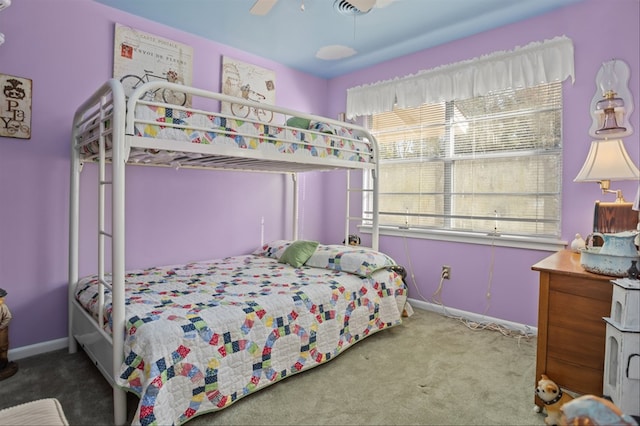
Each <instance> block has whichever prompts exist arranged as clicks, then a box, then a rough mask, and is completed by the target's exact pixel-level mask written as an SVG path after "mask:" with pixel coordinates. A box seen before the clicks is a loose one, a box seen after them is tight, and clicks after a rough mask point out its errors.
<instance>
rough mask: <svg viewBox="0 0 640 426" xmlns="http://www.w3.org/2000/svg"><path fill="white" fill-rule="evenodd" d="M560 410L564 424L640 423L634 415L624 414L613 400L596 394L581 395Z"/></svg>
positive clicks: (628, 425)
mask: <svg viewBox="0 0 640 426" xmlns="http://www.w3.org/2000/svg"><path fill="white" fill-rule="evenodd" d="M560 410H561V411H562V419H561V423H560V424H562V425H563V426H564V425H571V426H597V425H602V426H604V425H619V426H637V425H638V422H636V421H635V419H634V418H633V417H631V416H628V415H626V414H623V413H622V411H620V409H619V408H618V407H616V406H615V405H614V404H613V403H612V402H611V401H608V400H606V399H604V398H600V397H597V396H594V395H583V396H580V397H578V398H576V399H574V400H573V401H569V402H567V403H566V404H564V405H563V406H562V408H561V409H560Z"/></svg>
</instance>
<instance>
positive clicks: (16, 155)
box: [0, 0, 640, 348]
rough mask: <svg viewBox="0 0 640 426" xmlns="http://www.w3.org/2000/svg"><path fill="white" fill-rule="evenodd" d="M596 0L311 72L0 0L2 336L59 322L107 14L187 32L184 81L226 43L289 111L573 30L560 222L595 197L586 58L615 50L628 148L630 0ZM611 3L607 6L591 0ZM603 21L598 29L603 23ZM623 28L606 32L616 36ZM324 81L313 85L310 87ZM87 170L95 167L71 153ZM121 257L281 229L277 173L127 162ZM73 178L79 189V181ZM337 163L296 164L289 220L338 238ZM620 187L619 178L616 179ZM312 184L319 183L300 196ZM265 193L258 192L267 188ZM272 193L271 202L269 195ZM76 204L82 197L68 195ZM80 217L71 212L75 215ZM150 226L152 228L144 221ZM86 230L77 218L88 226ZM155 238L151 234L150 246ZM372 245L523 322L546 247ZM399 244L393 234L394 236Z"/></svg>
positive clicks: (186, 256) (237, 240)
mask: <svg viewBox="0 0 640 426" xmlns="http://www.w3.org/2000/svg"><path fill="white" fill-rule="evenodd" d="M604 1H606V0H586V2H585V3H583V4H578V5H575V6H571V7H569V8H567V9H565V10H563V11H559V12H554V13H551V14H549V15H545V16H543V17H540V18H536V19H532V20H529V21H525V22H523V23H520V24H517V25H512V26H509V27H504V28H502V29H499V30H495V31H491V32H487V33H484V34H480V35H478V36H474V37H472V38H469V39H464V40H460V41H457V42H454V43H450V44H447V45H445V46H441V47H438V48H434V49H429V50H426V51H424V52H420V53H418V54H414V55H410V56H406V57H403V58H400V59H398V60H394V61H389V62H387V63H384V64H380V65H378V66H376V67H372V68H371V69H368V70H363V71H360V72H356V73H353V74H350V75H347V76H344V77H340V78H336V79H333V80H330V81H325V80H322V79H318V78H315V77H311V76H308V75H306V74H303V73H299V72H296V71H294V70H291V69H288V68H286V67H283V66H281V65H279V64H276V63H273V62H270V61H267V60H264V59H262V58H259V57H255V56H252V55H249V54H246V53H244V52H240V51H237V50H234V49H231V48H229V47H227V46H224V45H220V44H217V43H213V42H209V41H206V40H204V39H201V38H199V37H196V36H192V35H190V34H187V33H184V32H180V31H176V30H173V29H171V28H168V27H165V26H162V25H158V24H155V23H152V22H149V21H146V20H142V19H139V18H136V17H133V16H130V15H127V14H124V13H121V12H119V11H117V10H114V9H111V8H108V7H105V6H103V5H100V4H96V3H94V2H92V1H90V0H56V1H48V0H29V1H15V2H13V4H12V6H11V7H9V8H8V9H6V10H4V11H3V12H2V13H0V30H1V31H2V32H3V33H4V34H5V36H6V42H5V44H4V45H2V46H0V72H2V73H5V74H11V75H16V76H20V77H24V78H30V79H32V80H33V93H34V97H33V111H32V113H33V122H32V125H33V128H32V138H31V140H29V141H24V140H18V139H11V138H0V199H1V200H2V202H1V203H0V287H2V288H5V289H6V290H7V291H8V292H9V296H8V298H7V304H8V305H9V306H10V308H11V310H12V312H13V315H14V320H13V321H12V323H11V329H10V337H11V340H12V348H20V347H23V346H27V345H31V344H35V343H40V342H46V341H50V340H53V339H57V338H62V337H65V336H66V334H67V332H66V319H67V316H66V307H67V302H66V280H67V242H68V238H67V229H68V224H67V222H68V219H67V213H68V206H67V203H68V201H67V200H68V180H69V178H68V174H69V172H68V168H69V161H68V158H69V154H68V153H69V136H70V124H71V117H72V115H73V112H74V110H75V108H76V106H77V105H79V104H80V103H81V102H82V101H83V100H84V98H85V97H87V96H88V95H89V94H90V93H91V92H92V91H93V90H95V89H96V88H97V87H98V86H99V85H100V84H101V83H102V82H103V81H104V80H106V79H108V78H109V77H110V76H111V72H112V56H113V53H112V51H113V27H114V22H119V23H122V24H125V25H129V26H132V27H134V28H137V29H139V30H141V31H146V32H149V33H153V34H157V35H160V36H163V37H166V38H170V39H174V40H176V41H179V42H182V43H186V44H189V45H191V46H193V48H194V74H193V81H194V85H195V86H198V87H201V88H204V89H212V90H217V89H218V87H219V81H220V59H221V56H222V55H229V56H232V57H234V58H236V59H240V60H245V61H247V62H251V63H254V64H257V65H261V66H264V67H267V68H270V69H273V70H274V71H275V72H276V79H277V103H278V104H279V105H282V106H287V107H290V108H294V109H299V110H302V111H308V112H313V113H318V114H325V115H328V116H330V117H335V116H336V115H337V113H338V112H341V111H343V110H344V105H345V89H346V88H348V87H352V86H355V85H359V84H364V83H370V82H374V81H377V80H381V79H388V78H392V77H394V76H401V75H405V74H409V73H413V72H416V71H418V70H420V69H427V68H432V67H435V66H438V65H442V64H446V63H451V62H457V61H460V60H465V59H469V58H472V57H476V56H480V55H483V54H486V53H490V52H493V51H496V50H510V49H513V48H514V47H515V46H517V45H525V44H527V43H529V42H531V41H538V40H544V39H548V38H552V37H554V36H557V35H562V34H565V35H567V36H569V37H571V38H572V39H573V40H574V44H575V46H576V83H575V84H574V85H571V84H570V83H565V116H564V119H565V126H564V128H565V134H564V136H565V163H564V181H565V183H564V186H563V206H564V211H563V218H562V219H563V237H564V238H565V239H568V240H570V239H571V238H572V235H573V234H574V233H575V232H578V231H579V232H585V233H586V232H587V231H588V229H589V224H590V220H591V209H592V205H593V201H594V200H595V199H598V198H600V193H599V190H598V188H597V185H595V184H575V183H572V180H573V177H574V176H575V175H576V174H577V172H578V170H579V168H580V166H581V165H582V162H583V160H584V158H585V156H586V153H587V150H588V144H589V136H588V134H587V132H588V129H589V127H590V123H591V121H590V118H589V114H588V106H589V103H590V100H591V97H592V96H593V94H594V92H595V85H594V83H593V81H594V78H595V75H596V72H597V70H598V68H599V66H600V64H601V62H603V61H606V60H608V59H610V58H620V59H624V60H625V61H627V63H629V65H630V66H631V69H632V83H631V90H632V92H633V93H634V96H635V101H636V111H635V112H634V116H633V117H632V118H631V123H632V125H633V126H634V128H635V129H636V133H635V134H634V135H633V136H632V137H630V138H628V139H627V141H626V143H627V149H628V150H629V152H630V154H631V155H632V156H633V157H634V158H635V159H637V158H638V157H639V147H638V134H640V133H639V132H640V126H639V123H638V104H639V103H640V96H639V94H640V90H639V88H638V71H639V70H640V65H639V64H638V60H639V59H638V40H639V38H640V37H639V33H638V31H639V30H638V25H637V20H638V16H639V11H638V7H639V6H638V5H639V3H638V1H637V0H619V1H617V2H616V4H617V8H615V9H610V10H609V8H603V7H601V6H602V3H603V2H604ZM609 13H610V14H611V15H607V14H609ZM603 22H616V28H617V29H618V30H619V32H617V33H615V34H614V35H613V36H614V38H615V39H606V38H605V39H601V38H599V37H598V35H597V34H599V33H602V32H599V31H595V30H594V29H595V28H600V26H601V25H602V23H603ZM604 34H611V32H609V31H607V32H604ZM623 39H624V40H626V41H625V42H621V41H620V40H623ZM327 92H328V94H329V95H328V96H327V95H326V94H327ZM83 173H86V174H88V175H91V174H95V168H92V167H87V168H86V169H85V172H83ZM128 177H129V180H128V182H127V190H128V193H127V211H128V213H129V216H128V222H127V223H128V229H127V231H128V236H127V244H128V246H127V247H128V264H127V267H140V266H145V265H150V264H154V263H160V264H162V263H172V262H179V261H188V260H193V259H202V258H207V257H218V256H225V255H230V254H238V253H244V252H248V251H250V250H251V249H252V248H254V247H255V246H256V244H257V243H258V242H259V238H260V220H261V218H262V217H264V218H265V224H266V230H265V238H266V239H271V238H278V237H280V236H282V234H283V233H285V232H286V230H285V227H286V223H285V221H286V216H287V210H286V209H283V207H282V206H281V204H280V201H285V204H288V203H290V200H289V198H288V194H287V192H286V189H287V188H288V187H289V186H290V183H289V182H288V180H287V179H285V178H283V177H280V176H275V175H264V174H236V173H234V174H233V175H229V174H226V173H222V172H220V173H216V172H205V171H195V170H180V171H175V170H170V169H153V168H131V169H129V171H128ZM89 180H90V179H86V181H85V182H84V183H83V186H82V191H84V192H86V193H88V194H89V195H91V196H92V195H93V192H94V189H93V187H91V186H89V185H88V184H87V183H88V182H89ZM343 180H344V174H343V173H333V174H327V173H311V174H308V175H306V176H304V177H303V178H302V180H301V191H302V194H301V200H303V201H304V203H303V205H302V206H301V213H302V214H303V218H302V223H301V232H302V236H303V237H305V238H315V239H319V240H321V241H324V242H333V241H337V240H342V236H341V234H340V232H341V231H340V227H336V226H334V225H333V224H335V223H342V217H340V216H339V214H340V211H341V210H340V209H338V208H333V207H330V206H337V207H340V206H339V205H340V203H342V202H343V200H342V197H340V198H339V199H336V198H335V197H334V196H333V195H332V188H334V187H335V186H336V185H343ZM620 187H622V188H623V189H624V191H625V194H627V197H628V198H630V197H631V196H632V195H631V194H632V193H634V192H635V187H634V186H633V185H632V184H626V185H623V184H620ZM315 193H320V194H321V197H320V199H319V200H318V199H317V198H314V197H311V194H315ZM266 194H269V198H267V196H266ZM273 198H275V200H276V201H277V202H274V201H272V200H273ZM83 207H84V208H85V210H91V208H92V207H91V206H90V205H89V204H83ZM93 220H94V219H93V218H92V217H91V216H89V217H85V219H84V220H83V221H82V223H81V226H82V227H83V228H86V229H93V228H91V226H92V224H93V222H92V221H93ZM158 231H160V232H158ZM91 232H93V231H91ZM166 242H169V246H168V248H167V249H163V250H159V249H158V247H160V246H162V245H163V244H164V243H166ZM381 247H382V249H383V250H385V251H388V252H389V253H390V254H392V255H393V256H394V257H396V258H397V260H398V262H399V263H402V264H405V265H412V266H413V272H414V273H415V276H416V282H417V284H418V286H419V292H418V291H417V290H416V289H412V290H411V292H410V294H411V296H412V297H415V298H419V297H420V293H421V294H423V295H425V296H427V297H430V296H431V294H432V293H433V291H434V290H435V288H436V286H437V283H438V277H439V271H440V265H442V264H449V265H452V266H453V279H452V280H451V282H450V283H448V284H449V285H448V286H447V287H446V288H445V289H444V293H443V300H444V302H445V304H447V305H448V306H452V307H456V308H458V309H463V310H467V311H472V312H478V313H482V312H485V310H486V313H487V315H491V316H495V317H499V318H503V319H506V320H510V321H515V322H520V323H525V324H532V325H535V324H536V322H537V275H536V274H535V273H533V272H531V270H530V267H531V265H532V264H533V263H535V262H536V261H538V260H539V259H541V258H543V257H545V256H547V255H548V253H545V252H540V251H532V250H519V249H506V248H496V249H495V252H494V253H492V251H491V248H490V247H488V246H479V245H463V244H456V243H445V242H433V241H426V240H415V239H407V240H403V239H400V238H395V237H383V238H382V240H381ZM405 247H406V250H405ZM81 250H82V253H83V256H82V259H81V261H82V267H81V272H82V273H88V272H93V268H94V265H95V260H94V259H95V248H94V246H93V245H92V244H91V240H90V239H83V241H82V243H81ZM493 256H495V265H494V270H493V282H492V290H491V293H492V298H491V300H490V303H489V302H488V301H487V300H486V298H485V294H486V292H487V288H488V278H489V275H490V272H491V271H490V268H489V265H490V262H491V259H492V257H493Z"/></svg>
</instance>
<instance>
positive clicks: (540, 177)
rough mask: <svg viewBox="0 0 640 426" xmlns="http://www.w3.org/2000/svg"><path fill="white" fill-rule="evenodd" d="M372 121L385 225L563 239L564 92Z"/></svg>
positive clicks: (438, 107) (434, 107)
mask: <svg viewBox="0 0 640 426" xmlns="http://www.w3.org/2000/svg"><path fill="white" fill-rule="evenodd" d="M367 122H368V126H369V128H370V130H371V132H372V133H373V135H374V136H375V137H376V138H377V140H378V144H379V147H380V157H381V164H380V199H379V203H380V225H381V226H383V227H393V228H403V229H407V228H408V229H416V230H417V229H425V230H430V229H431V230H433V229H438V230H447V231H456V232H465V233H480V234H483V235H486V234H494V233H497V234H500V235H513V236H517V237H536V238H545V239H546V238H548V239H559V238H560V199H561V197H560V195H561V183H562V182H561V181H562V173H561V169H562V137H561V136H562V135H561V129H562V84H561V83H559V82H558V83H550V84H542V85H538V86H534V87H530V88H526V89H517V90H513V89H510V90H504V91H499V92H492V93H490V94H488V95H485V96H479V97H475V98H471V99H467V100H458V101H448V102H441V103H436V104H424V105H421V106H419V107H415V108H407V109H395V108H394V110H392V111H389V112H382V113H376V114H373V115H371V116H369V117H368V120H367ZM367 201H368V197H365V204H364V205H365V210H367V204H366V203H367Z"/></svg>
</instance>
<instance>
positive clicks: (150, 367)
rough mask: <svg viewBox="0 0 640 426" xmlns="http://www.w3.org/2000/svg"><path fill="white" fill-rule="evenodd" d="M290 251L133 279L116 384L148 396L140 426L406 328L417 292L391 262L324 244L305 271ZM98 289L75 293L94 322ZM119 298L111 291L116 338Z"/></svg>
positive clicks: (91, 282) (173, 420)
mask: <svg viewBox="0 0 640 426" xmlns="http://www.w3.org/2000/svg"><path fill="white" fill-rule="evenodd" d="M290 245H291V242H290V241H276V242H274V243H270V244H266V245H265V246H263V247H261V248H259V249H258V250H256V251H255V252H254V253H253V254H250V255H244V256H235V257H228V258H225V259H218V260H211V261H201V262H194V263H189V264H186V265H171V266H166V267H156V268H149V269H145V270H137V271H131V272H128V273H127V274H126V279H125V281H126V284H125V304H126V314H125V322H126V330H125V332H126V335H125V347H124V352H125V353H124V361H123V364H122V366H121V369H120V372H119V374H118V377H116V381H117V384H118V385H119V386H121V387H123V388H125V389H126V390H128V391H131V392H133V393H135V394H137V395H138V396H139V397H140V402H139V406H138V409H137V411H136V415H135V418H134V421H133V423H134V424H137V423H139V424H143V425H151V424H182V423H184V422H186V421H187V420H189V419H191V418H192V417H194V416H196V415H199V414H203V413H206V412H210V411H215V410H218V409H222V408H224V407H226V406H228V405H230V404H232V403H233V402H235V401H237V400H238V399H239V398H241V397H243V396H245V395H248V394H250V393H252V392H254V391H256V390H259V389H261V388H263V387H265V386H268V385H270V384H272V383H275V382H277V381H279V380H281V379H283V378H285V377H287V376H289V375H291V374H294V373H297V372H300V371H303V370H307V369H309V368H312V367H315V366H317V365H320V364H322V363H324V362H326V361H329V360H331V359H332V358H334V357H335V356H337V355H338V354H340V353H341V352H342V351H343V350H345V349H346V348H348V347H350V346H351V345H353V344H354V343H356V342H358V341H359V340H361V339H363V338H364V337H366V336H368V335H370V334H372V333H374V332H377V331H379V330H382V329H385V328H388V327H392V326H395V325H398V324H400V323H401V316H402V312H403V308H404V304H405V301H406V288H405V284H404V282H403V280H402V277H401V276H400V275H399V274H398V273H397V272H396V270H395V269H394V268H393V265H395V262H394V261H393V260H392V259H391V258H389V257H388V256H386V255H384V254H381V253H379V252H375V251H373V250H370V249H367V248H361V247H349V246H342V245H336V246H324V245H319V246H318V247H317V249H316V250H315V251H314V252H313V254H312V255H311V257H310V258H309V259H308V260H307V261H306V263H304V264H302V265H301V266H298V265H297V264H296V263H295V262H298V263H299V259H297V260H296V261H295V262H293V263H294V265H296V266H297V267H294V266H291V265H289V264H287V263H281V262H280V260H282V259H285V257H286V258H287V259H290V258H291V256H288V255H287V256H283V254H284V253H285V251H286V250H287V248H289V246H290ZM305 257H306V256H305ZM287 261H289V260H287ZM289 263H292V262H290V261H289ZM107 281H109V279H107ZM97 287H98V280H97V277H96V276H91V277H86V278H83V279H81V280H80V281H79V282H78V285H77V287H76V290H75V294H76V299H77V300H78V302H79V303H80V304H81V305H83V306H84V307H85V308H86V309H87V310H88V311H89V312H91V313H92V315H93V316H94V318H98V313H97V312H96V311H97V299H98V290H97ZM110 300H111V299H110V293H109V292H107V293H106V294H105V301H106V303H105V315H104V318H105V324H104V325H103V327H104V329H105V330H107V331H110V328H111V327H110V318H111V316H110V314H111V311H112V309H111V303H110Z"/></svg>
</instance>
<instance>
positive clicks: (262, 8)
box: [249, 0, 278, 15]
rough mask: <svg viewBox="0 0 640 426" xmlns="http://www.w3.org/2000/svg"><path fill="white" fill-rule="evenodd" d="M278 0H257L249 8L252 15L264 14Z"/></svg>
mask: <svg viewBox="0 0 640 426" xmlns="http://www.w3.org/2000/svg"><path fill="white" fill-rule="evenodd" d="M277 1H278V0H257V1H256V2H255V4H254V5H253V7H251V9H250V10H249V13H251V14H252V15H266V14H267V13H269V11H270V10H271V8H272V7H273V5H274V4H276V2H277Z"/></svg>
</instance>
